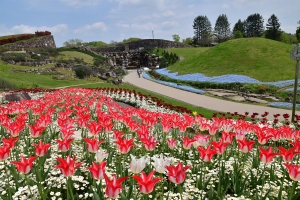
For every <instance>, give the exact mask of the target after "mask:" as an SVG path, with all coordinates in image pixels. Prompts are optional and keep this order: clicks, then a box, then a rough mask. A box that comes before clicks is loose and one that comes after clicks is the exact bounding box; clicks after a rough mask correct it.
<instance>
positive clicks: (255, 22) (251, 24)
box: [245, 13, 264, 37]
mask: <svg viewBox="0 0 300 200" xmlns="http://www.w3.org/2000/svg"><path fill="white" fill-rule="evenodd" d="M263 33H264V19H263V17H262V16H261V15H260V14H258V13H255V14H252V15H249V16H248V17H247V19H246V20H245V35H246V37H260V36H262V34H263Z"/></svg>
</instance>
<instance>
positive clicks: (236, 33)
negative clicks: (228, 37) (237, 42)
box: [234, 30, 243, 38]
mask: <svg viewBox="0 0 300 200" xmlns="http://www.w3.org/2000/svg"><path fill="white" fill-rule="evenodd" d="M234 38H243V33H242V32H241V31H239V30H237V31H235V32H234Z"/></svg>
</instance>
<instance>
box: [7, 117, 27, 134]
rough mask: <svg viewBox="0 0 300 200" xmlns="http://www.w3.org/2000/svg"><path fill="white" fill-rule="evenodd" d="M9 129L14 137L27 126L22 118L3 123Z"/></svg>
mask: <svg viewBox="0 0 300 200" xmlns="http://www.w3.org/2000/svg"><path fill="white" fill-rule="evenodd" d="M3 126H5V128H6V129H7V131H8V132H9V133H10V135H11V136H12V137H18V136H19V134H20V132H21V131H22V130H23V129H24V127H25V122H24V123H23V122H22V121H21V120H20V121H18V120H16V121H14V122H9V123H7V124H5V125H4V124H3Z"/></svg>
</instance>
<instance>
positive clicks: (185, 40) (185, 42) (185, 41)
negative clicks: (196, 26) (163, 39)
mask: <svg viewBox="0 0 300 200" xmlns="http://www.w3.org/2000/svg"><path fill="white" fill-rule="evenodd" d="M193 42H194V41H193V38H191V37H188V38H186V39H182V43H183V44H188V45H193Z"/></svg>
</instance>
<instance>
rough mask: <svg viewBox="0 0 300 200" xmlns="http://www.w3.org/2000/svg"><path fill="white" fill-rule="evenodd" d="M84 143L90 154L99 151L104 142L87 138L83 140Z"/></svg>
mask: <svg viewBox="0 0 300 200" xmlns="http://www.w3.org/2000/svg"><path fill="white" fill-rule="evenodd" d="M83 139H84V141H85V142H86V148H87V150H88V151H89V152H91V153H96V152H97V151H98V149H99V145H100V144H102V143H103V142H104V140H99V141H98V140H97V139H89V138H83Z"/></svg>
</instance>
